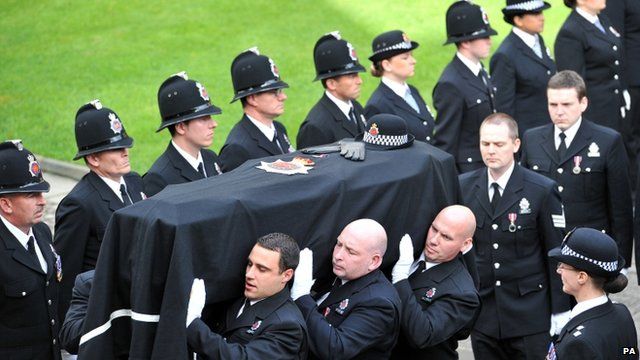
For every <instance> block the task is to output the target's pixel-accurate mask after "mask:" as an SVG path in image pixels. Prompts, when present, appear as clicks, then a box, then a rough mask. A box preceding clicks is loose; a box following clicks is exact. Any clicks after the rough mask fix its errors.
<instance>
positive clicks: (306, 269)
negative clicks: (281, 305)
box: [291, 248, 315, 300]
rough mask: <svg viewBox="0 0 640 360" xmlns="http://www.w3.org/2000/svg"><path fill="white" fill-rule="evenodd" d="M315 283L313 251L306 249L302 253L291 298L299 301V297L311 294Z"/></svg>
mask: <svg viewBox="0 0 640 360" xmlns="http://www.w3.org/2000/svg"><path fill="white" fill-rule="evenodd" d="M314 282H315V280H313V251H311V249H309V248H304V249H302V250H301V251H300V262H299V263H298V267H297V268H296V273H295V277H294V278H293V286H291V298H292V299H293V300H297V299H298V298H299V297H301V296H304V295H307V294H309V292H311V287H312V286H313V283H314Z"/></svg>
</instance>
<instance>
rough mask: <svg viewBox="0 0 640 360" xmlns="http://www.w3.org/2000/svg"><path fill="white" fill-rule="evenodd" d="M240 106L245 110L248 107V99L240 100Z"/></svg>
mask: <svg viewBox="0 0 640 360" xmlns="http://www.w3.org/2000/svg"><path fill="white" fill-rule="evenodd" d="M240 104H242V108H243V109H244V108H245V106H247V97H246V96H245V97H243V98H241V99H240Z"/></svg>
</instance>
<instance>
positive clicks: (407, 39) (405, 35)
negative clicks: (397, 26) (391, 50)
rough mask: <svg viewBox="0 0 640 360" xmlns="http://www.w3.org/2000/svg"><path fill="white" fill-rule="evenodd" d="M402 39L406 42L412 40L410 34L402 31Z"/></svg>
mask: <svg viewBox="0 0 640 360" xmlns="http://www.w3.org/2000/svg"><path fill="white" fill-rule="evenodd" d="M402 41H404V42H410V41H411V40H409V36H408V35H407V34H405V33H402Z"/></svg>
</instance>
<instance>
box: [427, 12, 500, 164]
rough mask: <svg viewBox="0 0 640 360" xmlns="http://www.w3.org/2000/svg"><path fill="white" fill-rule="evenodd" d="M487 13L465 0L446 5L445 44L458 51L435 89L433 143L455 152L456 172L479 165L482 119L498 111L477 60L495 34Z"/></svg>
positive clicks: (480, 158) (481, 56) (492, 88)
mask: <svg viewBox="0 0 640 360" xmlns="http://www.w3.org/2000/svg"><path fill="white" fill-rule="evenodd" d="M496 34H497V33H496V32H495V30H493V29H492V28H491V26H490V25H489V18H488V17H487V14H486V13H485V12H484V10H482V8H481V7H480V6H478V5H475V4H473V3H471V2H469V1H456V2H455V3H453V4H452V5H451V6H450V7H449V9H448V10H447V35H448V39H447V41H446V42H445V45H446V44H453V43H455V44H456V47H457V49H458V51H457V52H456V55H455V56H454V57H453V60H452V61H451V62H450V63H449V65H447V67H446V68H445V69H444V71H443V72H442V75H440V79H439V80H438V83H437V84H436V86H435V87H434V89H433V104H434V106H435V108H436V110H437V112H438V114H437V116H436V124H435V134H434V143H433V144H434V145H435V146H437V147H439V148H441V149H442V150H444V151H446V152H448V153H449V154H451V155H453V156H454V157H455V158H456V163H457V166H458V172H460V173H464V172H467V171H471V170H475V169H478V168H481V167H482V166H483V165H482V157H481V156H480V150H479V147H478V130H479V128H480V123H481V122H482V120H484V118H486V117H487V116H488V115H490V114H491V113H494V112H495V111H496V106H495V91H496V89H495V88H494V86H493V84H492V82H491V79H490V78H489V75H488V74H487V72H486V71H485V70H484V67H483V65H482V62H481V60H482V59H485V58H487V57H488V56H489V52H490V51H491V38H490V36H493V35H496Z"/></svg>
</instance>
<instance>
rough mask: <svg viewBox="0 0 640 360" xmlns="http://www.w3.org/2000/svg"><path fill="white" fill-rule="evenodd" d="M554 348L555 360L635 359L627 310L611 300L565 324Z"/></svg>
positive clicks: (635, 346) (635, 344)
mask: <svg viewBox="0 0 640 360" xmlns="http://www.w3.org/2000/svg"><path fill="white" fill-rule="evenodd" d="M554 347H555V351H556V355H557V358H558V360H573V359H575V360H585V359H603V360H604V359H610V360H614V359H637V358H638V339H637V336H636V328H635V326H634V324H633V318H632V317H631V314H630V313H629V309H627V307H626V306H624V305H623V304H613V303H611V300H609V301H608V302H606V303H604V304H602V305H599V306H596V307H594V308H591V309H589V310H587V311H585V312H583V313H580V314H578V315H577V316H576V317H574V318H573V319H571V320H569V322H568V323H567V325H565V327H564V328H563V329H562V332H561V333H560V335H559V336H558V340H557V341H556V343H555V345H554ZM625 349H626V352H625Z"/></svg>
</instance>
